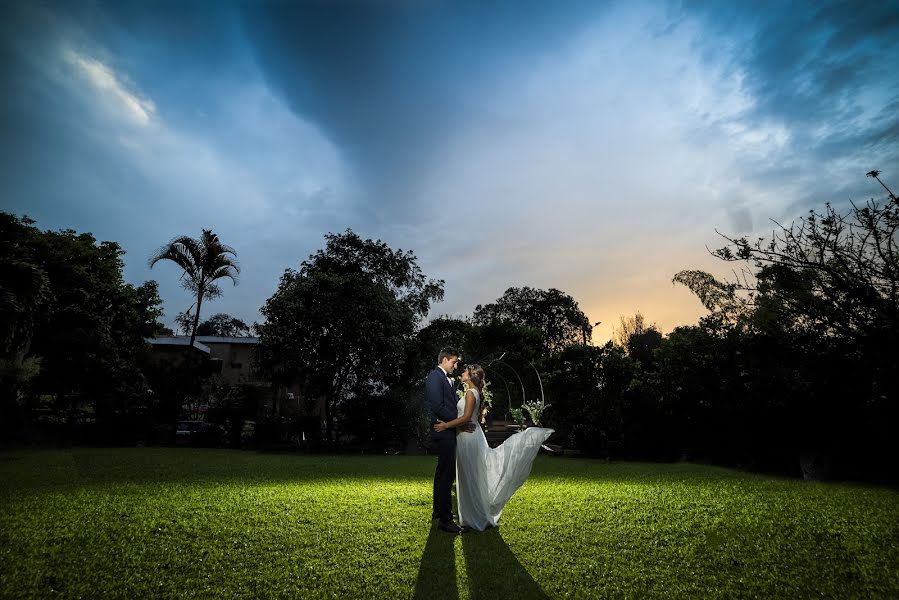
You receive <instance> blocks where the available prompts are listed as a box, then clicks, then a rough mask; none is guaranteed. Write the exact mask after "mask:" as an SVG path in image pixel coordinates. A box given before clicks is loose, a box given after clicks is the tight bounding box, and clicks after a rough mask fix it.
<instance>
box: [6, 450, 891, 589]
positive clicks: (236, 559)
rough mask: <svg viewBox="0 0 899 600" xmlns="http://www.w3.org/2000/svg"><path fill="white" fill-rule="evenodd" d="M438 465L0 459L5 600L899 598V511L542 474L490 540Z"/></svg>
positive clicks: (808, 490) (850, 497) (725, 477)
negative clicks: (447, 519) (435, 499)
mask: <svg viewBox="0 0 899 600" xmlns="http://www.w3.org/2000/svg"><path fill="white" fill-rule="evenodd" d="M435 464H436V458H433V457H405V456H396V457H386V456H384V457H380V456H376V457H349V456H340V457H332V456H327V457H322V456H289V455H263V454H257V453H252V452H240V451H234V450H199V449H198V450H192V449H176V448H134V449H73V450H59V451H49V450H48V451H17V452H3V453H0V502H2V514H0V553H2V555H0V596H2V597H3V598H15V599H20V598H35V597H47V598H52V597H60V598H78V597H81V598H151V597H164V598H173V597H185V598H193V597H196V598H231V597H246V598H287V597H296V598H325V597H327V598H343V597H352V598H370V597H371V598H390V599H395V598H408V597H421V598H433V599H441V598H456V597H460V598H490V599H498V598H515V599H516V600H524V599H526V598H547V597H549V598H563V597H576V598H601V597H634V598H651V597H666V598H667V597H679V598H695V597H720V598H734V597H766V598H767V597H781V598H806V597H812V596H814V597H819V596H823V597H830V598H849V597H893V598H896V597H899V492H897V491H896V490H891V489H886V488H877V487H869V486H862V485H849V484H831V483H825V484H822V483H810V482H803V481H795V480H787V479H779V478H772V477H765V476H760V475H752V474H746V473H741V472H737V471H732V470H727V469H722V468H715V467H708V466H701V465H691V464H666V465H656V464H647V463H612V464H605V463H602V462H598V461H597V462H594V461H588V460H579V459H572V458H555V457H546V456H540V457H539V458H538V460H537V463H536V464H535V466H534V471H533V474H532V475H531V478H530V480H529V481H528V482H527V483H526V484H525V486H524V487H523V488H522V489H521V490H519V492H518V493H517V494H516V495H515V496H514V497H513V498H512V500H511V502H510V503H509V504H508V506H507V507H506V511H505V513H504V514H503V518H502V521H501V527H500V528H499V529H498V530H492V531H489V532H484V533H478V532H471V533H468V534H465V535H463V536H461V537H454V536H450V535H448V534H445V533H443V532H440V531H437V530H436V529H435V528H433V527H432V525H431V522H430V520H429V519H430V513H431V477H432V475H433V470H434V466H435Z"/></svg>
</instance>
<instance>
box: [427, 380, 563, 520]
mask: <svg viewBox="0 0 899 600" xmlns="http://www.w3.org/2000/svg"><path fill="white" fill-rule="evenodd" d="M484 381H485V379H484V369H482V368H481V367H480V366H478V365H470V366H468V368H466V369H465V371H463V373H462V383H463V384H465V388H466V391H465V396H464V397H463V398H462V399H460V400H459V402H458V403H457V404H456V409H457V411H458V415H459V417H458V418H457V419H454V420H452V421H450V422H448V423H444V422H443V421H439V420H438V421H437V424H436V425H435V426H434V429H435V430H436V431H443V430H445V429H449V428H452V427H458V426H459V425H462V424H464V423H467V422H468V421H472V422H473V423H475V424H476V425H477V424H478V423H479V422H480V423H483V422H484V416H485V415H486V414H487V408H486V406H484V405H483V402H482V401H481V400H482V398H481V397H482V392H483V390H484ZM553 431H554V430H552V429H546V428H544V427H529V428H527V429H525V430H524V431H522V432H521V433H516V434H515V435H513V436H512V437H510V438H509V439H507V440H506V441H505V442H503V443H502V444H500V445H499V446H497V447H496V448H491V447H490V446H488V445H487V438H486V437H484V431H483V429H481V427H475V428H474V431H472V432H470V433H467V432H464V431H460V432H459V433H458V435H457V436H456V498H457V499H458V501H459V523H460V525H462V526H463V527H470V528H472V529H477V530H478V531H483V530H484V529H487V528H488V527H497V526H498V525H499V517H500V515H502V514H503V508H504V507H505V506H506V502H508V501H509V498H511V497H512V494H514V493H515V491H516V490H517V489H518V488H520V487H521V486H522V485H523V484H524V482H525V480H526V479H527V478H528V475H529V474H530V472H531V465H532V464H533V462H534V458H535V457H536V456H537V453H538V452H539V451H540V446H541V445H542V444H543V442H545V441H546V439H547V438H548V437H549V436H550V435H552V434H553Z"/></svg>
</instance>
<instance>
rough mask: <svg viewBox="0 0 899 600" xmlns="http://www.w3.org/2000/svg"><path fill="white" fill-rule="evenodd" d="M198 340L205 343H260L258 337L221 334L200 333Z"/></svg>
mask: <svg viewBox="0 0 899 600" xmlns="http://www.w3.org/2000/svg"><path fill="white" fill-rule="evenodd" d="M197 341H198V342H203V343H204V344H258V343H259V338H258V337H232V336H219V335H198V336H197Z"/></svg>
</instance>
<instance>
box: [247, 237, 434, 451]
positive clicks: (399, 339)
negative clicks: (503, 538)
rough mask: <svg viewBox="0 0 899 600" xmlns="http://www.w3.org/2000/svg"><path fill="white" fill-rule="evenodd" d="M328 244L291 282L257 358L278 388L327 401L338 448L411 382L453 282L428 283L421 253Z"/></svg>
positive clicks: (269, 309)
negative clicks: (425, 326)
mask: <svg viewBox="0 0 899 600" xmlns="http://www.w3.org/2000/svg"><path fill="white" fill-rule="evenodd" d="M325 239H326V247H325V248H324V249H323V250H319V251H318V252H316V253H315V254H314V255H312V256H310V257H309V259H308V260H307V261H304V262H303V264H302V266H301V268H300V270H299V271H295V270H292V269H288V270H287V271H286V272H285V273H284V275H283V276H282V277H281V282H280V284H279V286H278V289H277V291H276V292H275V294H274V295H273V296H272V297H271V298H269V299H268V300H267V301H266V303H265V306H263V308H262V310H261V312H262V314H263V315H264V316H265V323H263V324H261V325H259V326H258V332H259V336H260V344H259V347H258V349H257V353H256V356H257V361H258V364H259V366H260V368H262V369H263V370H264V371H266V372H268V373H270V374H271V377H272V380H273V381H275V382H278V383H294V382H300V383H301V384H302V386H303V389H304V393H305V394H306V395H308V396H310V397H321V398H324V399H325V408H326V412H327V414H326V415H325V418H326V423H327V434H328V439H329V440H330V441H335V440H336V429H335V428H336V426H337V425H338V422H339V421H340V420H342V417H345V416H350V417H352V418H354V419H357V418H362V417H361V416H358V415H357V413H358V412H359V411H361V410H362V409H363V408H364V409H366V410H368V409H370V408H371V407H370V406H369V405H368V403H369V402H370V401H371V400H372V398H378V397H380V398H387V397H388V396H385V392H386V391H387V390H388V389H390V387H391V386H394V385H397V384H401V383H407V382H408V381H409V380H410V373H409V369H410V368H411V367H410V364H411V363H410V357H409V350H410V348H411V345H412V340H413V335H414V333H415V328H416V326H417V325H418V323H419V322H420V320H421V319H422V318H423V317H424V316H425V315H426V314H427V311H428V308H429V306H430V303H431V302H433V301H437V300H440V299H441V298H442V297H443V282H442V281H434V280H426V278H425V276H424V275H423V274H422V272H421V270H420V268H419V267H418V264H417V262H416V258H415V255H414V254H413V253H412V252H403V251H402V250H398V251H393V250H391V249H390V248H388V247H387V246H386V245H385V244H384V243H383V242H380V241H372V240H362V239H361V238H360V237H359V236H358V235H356V234H355V233H353V232H352V231H349V230H347V231H346V232H345V233H343V234H328V235H327V236H325ZM434 356H435V357H436V353H435V355H434ZM355 401H358V404H360V406H355V405H354V404H353V403H354V402H355ZM389 406H391V407H393V406H395V403H394V404H390V405H389ZM385 409H387V405H384V406H382V407H381V409H379V410H376V413H375V414H378V415H383V410H385ZM373 416H374V415H372V417H373ZM410 418H411V417H410ZM370 426H371V427H383V426H385V425H383V424H381V425H378V424H377V423H372V424H371V425H370ZM356 429H358V428H356Z"/></svg>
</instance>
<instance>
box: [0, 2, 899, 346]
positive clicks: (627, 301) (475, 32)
mask: <svg viewBox="0 0 899 600" xmlns="http://www.w3.org/2000/svg"><path fill="white" fill-rule="evenodd" d="M897 59H899V0H892V1H868V2H866V1H861V0H859V1H854V2H826V1H818V2H798V1H792V2H781V1H778V2H761V1H760V2H724V1H723V0H721V1H713V2H708V3H702V2H678V1H672V2H664V1H659V2H640V1H627V2H599V1H595V0H590V1H586V0H585V1H581V0H560V1H559V2H545V1H543V0H518V1H516V2H509V1H496V2H491V1H487V0H479V1H468V0H459V1H456V2H438V1H436V0H417V1H414V0H409V1H401V0H378V1H375V0H366V1H361V0H341V1H337V2H335V1H332V0H317V1H311V0H310V1H304V2H300V1H297V2H279V3H274V2H262V1H254V2H231V1H229V0H218V1H216V2H167V1H159V0H155V1H153V2H149V1H147V2H127V1H125V0H118V1H115V2H112V1H108V2H99V1H96V0H95V1H90V2H87V1H78V0H67V1H65V2H46V1H44V2H37V1H34V0H29V1H22V2H19V1H15V0H2V1H0V183H2V189H3V195H2V204H0V210H4V211H7V212H12V213H15V214H19V215H22V214H27V215H28V216H30V217H31V218H33V219H35V220H36V221H37V225H38V226H39V227H41V228H44V229H75V230H77V231H89V232H92V233H93V234H94V235H95V236H96V237H97V239H98V240H113V241H116V242H118V243H119V244H120V245H121V246H122V248H123V249H124V250H125V251H126V255H125V257H124V260H125V278H126V280H127V281H129V282H132V283H135V284H139V283H141V282H143V281H145V280H147V279H155V280H156V281H158V282H159V284H160V293H161V296H162V299H163V308H164V309H165V317H164V321H165V322H166V323H167V324H169V325H172V324H173V322H174V317H175V315H176V314H177V313H178V312H180V311H183V310H185V309H187V308H188V307H190V306H191V304H192V302H193V300H192V299H191V297H190V294H189V292H187V291H186V290H183V289H182V288H180V286H179V275H180V273H179V271H178V268H177V267H176V266H175V265H174V264H171V263H159V264H157V265H156V266H155V267H154V268H153V269H150V268H149V267H148V265H147V261H148V258H149V257H150V256H151V254H152V253H153V252H154V251H155V250H156V249H157V248H159V247H160V246H161V245H163V244H165V243H166V242H167V241H169V240H170V239H172V238H173V237H175V236H179V235H191V236H193V237H198V236H199V234H200V232H201V230H202V229H203V228H211V229H213V230H214V231H215V232H216V233H217V234H218V235H219V236H220V238H221V239H222V241H223V242H224V243H226V244H229V245H231V246H233V247H234V248H235V249H236V251H237V254H238V260H239V262H240V265H241V275H240V281H239V284H238V285H237V286H231V284H230V282H227V281H226V283H225V285H224V286H222V287H223V290H224V296H223V297H221V298H219V299H216V300H214V301H212V302H209V303H205V304H204V306H203V309H204V312H203V315H202V317H204V318H205V317H208V316H211V315H212V314H214V313H217V312H225V313H228V314H231V315H233V316H236V317H238V318H240V319H243V320H244V321H246V322H248V323H252V322H253V321H261V320H262V317H261V315H260V313H259V308H260V307H261V306H262V305H263V304H264V302H265V300H266V299H267V298H268V297H270V296H271V295H272V294H273V293H274V291H275V289H276V288H277V285H278V280H279V278H280V276H281V274H282V273H283V272H284V270H285V269H287V268H298V267H299V264H300V262H301V261H302V260H304V259H306V258H307V257H308V256H309V255H310V254H312V253H313V252H315V251H316V250H317V249H319V248H321V247H323V245H324V237H323V236H324V235H325V234H326V233H328V232H335V233H337V232H341V231H344V230H345V229H347V228H350V229H352V230H353V231H355V232H356V233H358V234H359V235H361V236H363V237H366V238H372V239H380V240H383V241H384V242H386V243H388V244H389V245H390V246H391V247H393V248H395V249H403V250H410V249H411V250H412V251H414V253H415V255H416V256H417V258H418V263H419V265H420V266H421V268H422V270H423V271H424V273H425V274H426V275H427V276H428V277H432V278H436V279H443V280H444V281H445V298H444V300H443V302H440V303H438V304H435V305H434V306H433V307H432V310H431V313H430V315H429V317H430V318H434V317H437V316H443V315H449V316H453V317H462V316H466V315H470V314H471V313H472V311H473V309H474V307H475V306H476V305H478V304H486V303H488V302H491V301H493V300H495V299H496V298H498V297H499V296H500V295H502V293H503V291H504V290H506V289H507V288H508V287H510V286H525V285H526V286H531V287H537V288H543V289H548V288H558V289H560V290H562V291H564V292H566V293H568V294H570V295H571V296H573V297H574V299H575V300H576V301H577V302H578V303H579V305H580V307H581V309H582V310H583V311H584V312H585V313H586V314H587V316H588V318H589V319H590V321H591V322H594V323H595V322H600V325H599V326H597V327H596V329H595V330H594V342H596V343H602V342H604V341H605V340H607V339H608V338H609V337H610V335H611V333H612V328H613V326H614V325H615V324H616V323H617V322H618V320H619V318H620V316H621V315H632V314H633V313H634V312H635V311H640V312H642V314H643V315H644V316H645V318H646V319H647V321H649V322H654V323H656V324H657V325H658V326H659V328H660V329H661V330H662V331H663V332H665V333H667V332H670V331H671V330H672V329H673V328H674V327H676V326H678V325H689V324H694V323H696V322H697V320H698V319H699V318H700V317H701V316H702V315H704V314H705V310H704V309H703V307H702V306H701V304H700V302H699V300H698V299H697V298H696V297H695V296H693V295H692V294H691V293H690V292H689V290H687V289H686V288H685V287H683V286H680V285H675V284H673V283H672V281H671V280H672V277H673V276H674V274H675V273H677V272H678V271H680V270H684V269H703V270H706V271H709V272H711V273H713V274H715V275H717V276H719V277H727V276H729V275H730V273H731V271H732V269H733V268H734V265H732V264H727V263H722V262H721V261H719V260H718V259H716V258H714V257H712V256H711V255H710V253H709V249H714V248H718V247H720V246H721V245H723V243H724V240H723V238H722V237H720V235H719V233H717V232H721V233H724V234H728V235H734V236H741V235H747V236H753V237H761V236H770V234H771V232H772V228H773V227H774V224H773V222H772V220H773V221H777V222H780V223H789V222H791V221H793V220H795V219H797V218H799V217H800V216H802V215H804V214H806V213H807V212H808V210H810V209H821V208H823V207H824V204H825V203H826V202H830V203H832V204H833V205H835V206H837V207H838V208H842V209H845V208H847V207H848V206H849V202H850V200H855V201H865V200H868V199H871V198H874V199H883V198H884V195H885V192H884V191H883V189H882V188H881V187H880V186H879V185H878V184H877V182H876V181H874V180H873V179H871V178H868V177H866V176H865V174H866V173H867V172H868V171H870V170H871V169H879V170H881V171H882V172H883V174H882V178H883V179H884V180H885V181H886V182H887V184H888V185H889V184H891V183H892V184H893V185H892V187H894V188H895V187H899V143H897V142H899V69H897V68H896V66H895V65H896V63H897ZM716 230H717V231H716Z"/></svg>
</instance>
